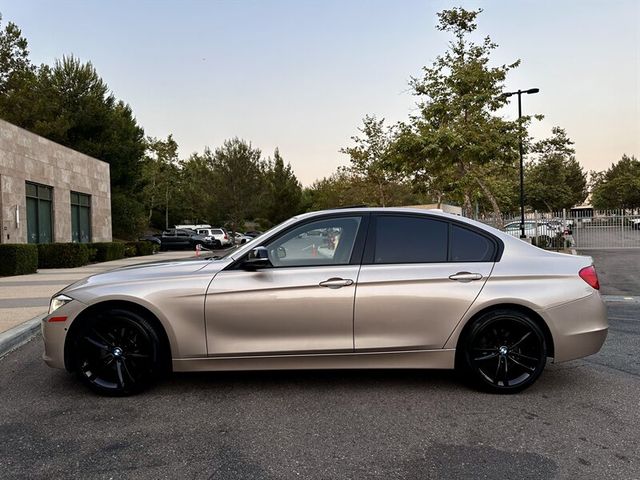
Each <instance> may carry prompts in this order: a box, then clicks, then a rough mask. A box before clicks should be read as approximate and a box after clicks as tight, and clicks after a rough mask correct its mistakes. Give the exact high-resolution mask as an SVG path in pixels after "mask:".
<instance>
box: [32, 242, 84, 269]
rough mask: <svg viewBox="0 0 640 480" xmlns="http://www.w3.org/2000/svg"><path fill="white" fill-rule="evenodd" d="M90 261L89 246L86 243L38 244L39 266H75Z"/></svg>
mask: <svg viewBox="0 0 640 480" xmlns="http://www.w3.org/2000/svg"><path fill="white" fill-rule="evenodd" d="M87 263H89V248H88V247H87V245H86V244H84V243H40V244H38V268H74V267H81V266H83V265H86V264H87Z"/></svg>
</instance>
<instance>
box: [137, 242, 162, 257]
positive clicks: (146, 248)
mask: <svg viewBox="0 0 640 480" xmlns="http://www.w3.org/2000/svg"><path fill="white" fill-rule="evenodd" d="M158 250H159V245H157V244H155V243H151V242H144V241H143V242H136V251H137V254H138V255H153V254H154V253H156V252H157V251H158Z"/></svg>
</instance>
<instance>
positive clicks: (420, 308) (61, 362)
mask: <svg viewBox="0 0 640 480" xmlns="http://www.w3.org/2000/svg"><path fill="white" fill-rule="evenodd" d="M598 289H599V284H598V278H597V275H596V271H595V269H594V267H593V265H592V261H591V258H589V257H582V256H574V255H565V254H560V253H552V252H548V251H544V250H541V249H539V248H537V247H534V246H531V245H529V244H528V243H525V242H523V241H521V240H520V239H518V238H514V237H512V236H510V235H507V234H505V233H503V232H500V231H499V230H496V229H493V228H491V227H488V226H486V225H483V224H481V223H478V222H475V221H472V220H469V219H466V218H461V217H457V216H452V215H447V214H444V213H440V212H435V211H425V210H417V209H405V208H350V209H339V210H328V211H321V212H314V213H307V214H304V215H299V216H297V217H294V218H291V219H290V220H288V221H286V222H284V223H282V224H281V225H278V226H277V227H275V228H273V229H271V230H270V231H268V232H266V233H264V234H262V235H261V236H259V237H257V238H255V239H253V240H252V241H251V242H249V243H247V244H246V245H243V246H242V247H241V248H238V249H236V250H232V251H231V252H230V253H229V254H227V255H226V256H225V257H222V258H212V259H199V260H187V261H179V262H167V263H149V264H146V265H142V266H136V267H129V268H123V269H118V270H113V271H110V272H106V273H101V274H98V275H94V276H91V277H88V278H86V279H84V280H81V281H79V282H77V283H74V284H73V285H70V286H68V287H66V288H65V289H64V290H62V291H61V292H59V293H58V294H56V295H55V296H54V297H53V298H52V299H51V306H50V309H49V315H48V316H46V317H45V318H44V319H43V321H42V331H43V336H44V343H45V352H44V360H45V362H46V363H47V364H48V365H50V366H51V367H56V368H65V369H67V370H68V371H70V372H74V373H75V374H76V375H77V376H78V377H79V378H80V380H81V381H82V382H84V383H85V384H86V385H88V386H89V387H90V388H92V389H93V390H95V391H97V392H99V393H103V394H111V395H127V394H132V393H136V392H139V391H141V390H143V389H145V388H146V387H148V386H150V385H151V384H153V383H154V382H155V381H157V380H158V379H159V378H160V377H162V376H163V375H165V374H166V373H167V372H170V371H174V372H186V371H211V370H227V371H228V370H280V369H335V368H350V369H356V368H446V369H449V368H456V369H458V370H459V371H460V372H462V373H463V374H464V377H465V378H466V379H468V380H469V381H470V382H471V383H472V384H475V385H476V386H478V387H480V388H483V389H485V390H489V391H492V392H498V393H513V392H518V391H521V390H522V389H524V388H526V387H528V386H530V385H531V384H533V383H534V382H535V381H536V379H537V378H538V377H539V376H540V374H541V373H542V371H543V369H544V367H545V364H546V362H547V358H552V359H553V361H555V362H564V361H567V360H572V359H575V358H579V357H584V356H587V355H591V354H593V353H596V352H597V351H598V350H599V349H600V347H601V346H602V344H603V342H604V340H605V337H606V335H607V316H606V311H605V307H604V304H603V302H602V299H601V297H600V294H599V292H598Z"/></svg>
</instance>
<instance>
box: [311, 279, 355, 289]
mask: <svg viewBox="0 0 640 480" xmlns="http://www.w3.org/2000/svg"><path fill="white" fill-rule="evenodd" d="M319 285H320V286H321V287H327V288H342V287H348V286H349V285H353V280H351V279H350V278H330V279H329V280H325V281H324V282H320V284H319Z"/></svg>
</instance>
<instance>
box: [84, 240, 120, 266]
mask: <svg viewBox="0 0 640 480" xmlns="http://www.w3.org/2000/svg"><path fill="white" fill-rule="evenodd" d="M90 248H91V249H92V250H95V255H94V256H93V257H92V258H91V261H93V262H109V261H111V260H120V259H121V258H124V251H125V244H124V243H119V242H100V243H92V244H91V247H90Z"/></svg>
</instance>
